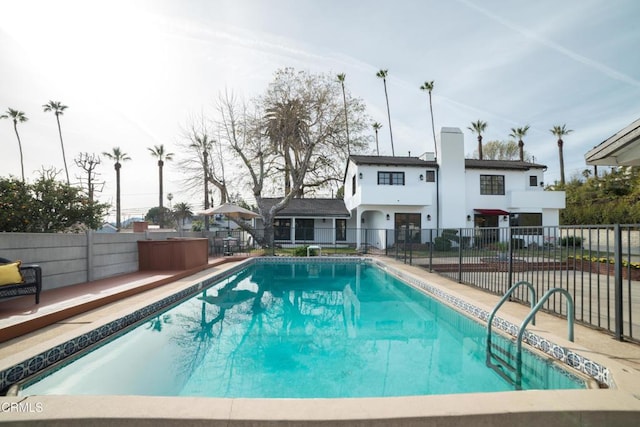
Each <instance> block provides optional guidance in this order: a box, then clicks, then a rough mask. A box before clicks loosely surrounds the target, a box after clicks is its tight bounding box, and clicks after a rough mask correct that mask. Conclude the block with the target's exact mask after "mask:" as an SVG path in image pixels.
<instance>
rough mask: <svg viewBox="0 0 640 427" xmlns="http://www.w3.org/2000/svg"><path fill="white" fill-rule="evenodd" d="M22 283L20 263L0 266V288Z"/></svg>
mask: <svg viewBox="0 0 640 427" xmlns="http://www.w3.org/2000/svg"><path fill="white" fill-rule="evenodd" d="M22 282H24V279H23V278H22V275H21V274H20V261H16V262H12V263H10V264H0V286H3V285H15V284H17V283H22Z"/></svg>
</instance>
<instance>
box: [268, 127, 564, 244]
mask: <svg viewBox="0 0 640 427" xmlns="http://www.w3.org/2000/svg"><path fill="white" fill-rule="evenodd" d="M437 148H438V153H439V158H438V159H435V156H433V154H429V153H427V155H426V159H422V158H418V157H399V156H397V157H395V156H394V157H392V156H359V155H352V156H350V157H349V160H348V162H347V165H346V170H345V175H344V200H339V199H293V200H292V201H291V203H290V204H289V206H288V207H287V208H286V209H284V210H283V211H281V212H279V213H278V215H277V217H276V219H275V224H274V226H275V233H276V235H275V240H276V242H277V243H278V244H281V245H296V244H301V243H308V242H314V243H318V244H323V243H324V244H334V245H335V244H345V245H355V246H356V247H361V246H362V245H363V244H366V245H373V246H377V247H378V248H384V247H385V246H390V245H393V243H394V242H395V240H398V241H400V240H407V239H408V241H412V242H415V243H424V242H427V241H429V238H430V237H429V235H428V233H421V232H420V230H425V229H439V230H442V229H460V228H490V229H492V230H493V232H495V231H496V229H499V228H508V227H509V226H510V225H511V226H516V227H517V226H529V227H539V226H557V225H558V224H559V212H560V209H563V208H564V207H565V193H564V192H563V191H544V188H543V185H544V171H545V170H546V166H544V165H540V164H536V163H530V162H523V161H516V160H477V159H465V158H464V137H463V134H462V132H461V131H460V129H458V128H443V129H442V131H441V133H440V136H439V139H438V140H437ZM277 200H278V199H272V200H271V202H272V203H276V202H277ZM390 230H391V232H390ZM515 230H517V228H516V229H515ZM489 232H490V231H489V230H486V231H485V232H484V233H485V235H486V233H489ZM495 234H496V236H497V235H498V234H502V233H495ZM504 235H506V234H504ZM539 237H540V236H539V235H536V236H531V235H528V236H527V237H526V239H525V240H527V241H532V240H534V241H537V240H539ZM540 243H541V242H540Z"/></svg>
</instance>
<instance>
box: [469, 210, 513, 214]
mask: <svg viewBox="0 0 640 427" xmlns="http://www.w3.org/2000/svg"><path fill="white" fill-rule="evenodd" d="M474 211H476V212H478V213H479V214H482V215H509V212H507V211H503V210H502V209H474Z"/></svg>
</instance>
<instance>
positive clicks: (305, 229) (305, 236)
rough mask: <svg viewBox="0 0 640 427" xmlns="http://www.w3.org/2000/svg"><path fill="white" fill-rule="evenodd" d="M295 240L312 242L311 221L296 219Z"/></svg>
mask: <svg viewBox="0 0 640 427" xmlns="http://www.w3.org/2000/svg"><path fill="white" fill-rule="evenodd" d="M296 240H313V220H312V219H296Z"/></svg>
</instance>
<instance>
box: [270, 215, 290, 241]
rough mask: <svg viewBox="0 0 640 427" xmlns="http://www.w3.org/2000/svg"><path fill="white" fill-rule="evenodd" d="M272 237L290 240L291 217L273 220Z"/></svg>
mask: <svg viewBox="0 0 640 427" xmlns="http://www.w3.org/2000/svg"><path fill="white" fill-rule="evenodd" d="M273 238H274V239H275V240H291V219H290V218H284V219H274V220H273Z"/></svg>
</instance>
